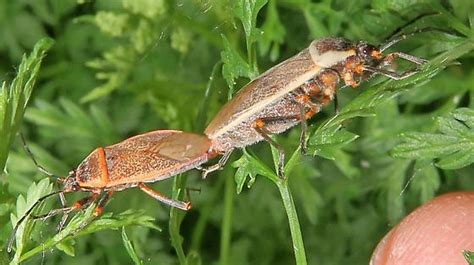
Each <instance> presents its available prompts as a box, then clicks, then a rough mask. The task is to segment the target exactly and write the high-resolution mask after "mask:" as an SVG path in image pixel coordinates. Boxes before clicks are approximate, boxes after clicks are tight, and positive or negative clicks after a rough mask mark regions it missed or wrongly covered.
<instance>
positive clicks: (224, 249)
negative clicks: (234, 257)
mask: <svg viewBox="0 0 474 265" xmlns="http://www.w3.org/2000/svg"><path fill="white" fill-rule="evenodd" d="M226 171H227V170H226ZM226 173H227V172H226ZM224 176H225V184H224V185H225V190H224V217H223V219H222V233H221V243H220V248H221V249H220V257H219V264H221V265H226V264H229V253H230V241H231V235H232V219H233V209H234V207H233V202H234V190H235V189H234V179H233V178H231V177H230V176H229V174H224Z"/></svg>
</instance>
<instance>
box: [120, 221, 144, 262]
mask: <svg viewBox="0 0 474 265" xmlns="http://www.w3.org/2000/svg"><path fill="white" fill-rule="evenodd" d="M122 240H123V245H124V246H125V249H126V250H127V252H128V255H130V258H131V259H132V260H133V263H135V264H136V265H140V264H142V262H141V261H140V259H139V258H138V256H137V253H136V252H135V249H133V246H132V242H130V240H129V239H128V236H127V233H126V232H125V227H122Z"/></svg>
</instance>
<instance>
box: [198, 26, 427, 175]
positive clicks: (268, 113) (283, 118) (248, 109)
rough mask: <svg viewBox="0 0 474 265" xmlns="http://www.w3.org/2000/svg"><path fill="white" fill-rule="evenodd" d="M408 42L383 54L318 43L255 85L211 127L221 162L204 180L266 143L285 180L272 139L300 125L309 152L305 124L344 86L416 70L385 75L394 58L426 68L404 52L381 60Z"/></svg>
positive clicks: (342, 42) (359, 46)
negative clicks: (233, 156) (234, 155)
mask: <svg viewBox="0 0 474 265" xmlns="http://www.w3.org/2000/svg"><path fill="white" fill-rule="evenodd" d="M405 38H406V35H401V36H399V37H398V38H396V39H394V40H392V41H390V42H389V43H388V44H386V45H383V46H382V47H381V48H376V47H375V46H373V45H370V44H367V43H366V42H363V41H360V42H357V43H353V42H351V41H349V40H346V39H343V38H336V37H327V38H322V39H317V40H314V41H313V42H312V43H311V44H310V45H309V47H308V48H306V49H304V50H303V51H301V52H300V53H298V54H297V55H295V56H293V57H291V58H289V59H287V60H286V61H284V62H282V63H280V64H278V65H276V66H274V67H272V68H271V69H269V70H268V71H266V72H265V73H263V74H262V75H260V76H259V77H258V78H256V79H255V80H253V81H251V82H250V83H249V84H247V85H246V86H245V87H244V88H242V89H241V90H240V91H239V92H238V93H237V94H236V95H235V97H233V98H232V99H231V100H230V101H229V102H227V103H226V104H225V105H224V106H223V107H222V108H221V109H220V111H219V112H218V113H217V115H216V116H215V117H214V119H213V120H212V121H211V122H210V124H209V126H207V128H206V130H205V132H204V133H205V134H206V135H207V137H209V139H210V140H211V141H212V145H211V149H212V151H213V152H216V153H221V154H223V157H222V159H221V160H220V161H219V162H218V163H217V164H216V165H214V166H211V167H209V168H206V169H204V172H203V176H204V177H205V176H206V175H207V174H208V173H209V172H212V171H214V170H218V169H220V168H221V167H222V166H223V165H224V163H225V162H226V160H227V158H228V157H229V155H230V153H231V152H232V150H233V149H235V148H239V147H240V148H242V147H245V146H247V145H251V144H254V143H256V142H259V141H261V140H266V141H268V142H269V143H270V144H271V145H273V146H274V147H276V148H277V150H278V151H279V163H278V174H279V176H280V177H283V163H284V160H285V158H284V150H283V148H281V147H280V146H279V145H278V144H277V143H276V142H275V141H273V140H272V138H271V137H270V134H275V133H281V132H283V131H285V130H287V129H289V128H291V127H293V126H295V125H296V124H298V123H301V125H302V132H301V138H300V139H301V148H302V149H301V150H302V152H305V151H306V144H305V143H306V141H305V138H306V137H305V134H306V119H308V118H310V117H311V116H313V115H314V114H315V113H317V112H318V111H319V110H320V109H321V107H322V106H324V105H326V104H327V103H328V102H329V101H330V100H332V99H333V98H334V97H335V94H336V89H337V86H338V84H339V82H340V81H341V80H342V81H344V83H345V85H346V86H352V87H356V86H358V85H359V83H360V81H363V80H365V79H367V78H369V77H370V76H371V75H373V74H377V73H378V74H383V75H385V76H388V77H390V78H392V79H396V80H399V79H403V78H406V77H409V76H411V75H413V74H414V73H416V72H417V71H418V69H412V70H408V71H406V72H403V73H400V74H399V73H396V72H392V71H390V70H387V69H386V68H385V67H386V66H389V65H390V64H391V63H392V62H393V60H394V59H395V58H396V57H400V58H403V59H406V60H408V61H411V62H413V63H415V64H418V65H419V64H423V63H425V62H426V60H424V59H420V58H417V57H415V56H412V55H408V54H405V53H401V52H394V53H389V54H387V55H385V56H383V55H382V52H383V51H384V50H386V49H387V48H389V47H390V46H392V45H393V44H395V43H397V42H398V41H400V40H402V39H405Z"/></svg>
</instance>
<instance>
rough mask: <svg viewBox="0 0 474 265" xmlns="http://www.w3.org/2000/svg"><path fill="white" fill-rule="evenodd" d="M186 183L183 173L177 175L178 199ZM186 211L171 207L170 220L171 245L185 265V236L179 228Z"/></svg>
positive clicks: (174, 193)
mask: <svg viewBox="0 0 474 265" xmlns="http://www.w3.org/2000/svg"><path fill="white" fill-rule="evenodd" d="M184 183H186V178H185V177H184V176H182V175H179V176H176V177H175V179H174V184H173V195H174V196H173V198H174V199H178V197H179V193H180V190H181V188H179V187H183V186H184ZM183 216H184V213H183V211H182V210H179V209H177V208H174V207H171V209H170V220H169V234H170V239H171V245H172V246H173V248H174V249H175V251H176V255H178V260H179V264H181V265H184V264H187V262H186V255H185V254H184V250H183V237H182V236H181V235H180V233H179V230H180V227H181V222H182V221H183Z"/></svg>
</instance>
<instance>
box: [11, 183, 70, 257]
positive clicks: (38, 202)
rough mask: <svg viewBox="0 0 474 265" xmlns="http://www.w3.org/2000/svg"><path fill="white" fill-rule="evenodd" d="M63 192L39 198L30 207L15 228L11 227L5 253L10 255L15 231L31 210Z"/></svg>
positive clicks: (59, 191)
mask: <svg viewBox="0 0 474 265" xmlns="http://www.w3.org/2000/svg"><path fill="white" fill-rule="evenodd" d="M62 192H64V191H63V190H58V191H55V192H51V193H49V194H47V195H45V196H43V197H41V198H39V199H38V200H37V201H36V202H35V203H34V204H33V205H32V206H31V207H30V209H28V210H27V211H26V212H25V214H24V215H23V216H22V217H21V218H20V219H19V220H18V221H17V222H16V224H15V226H14V227H13V230H12V233H11V234H10V237H9V238H8V243H7V252H8V253H10V252H11V251H12V245H13V241H14V239H15V234H16V231H17V230H18V227H20V225H21V224H22V223H23V222H24V221H25V220H26V218H27V217H28V216H30V215H31V213H32V212H33V210H34V209H35V208H36V207H37V206H38V205H40V204H41V203H42V202H43V201H44V200H46V199H47V198H49V197H51V196H53V195H55V194H58V193H62Z"/></svg>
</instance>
